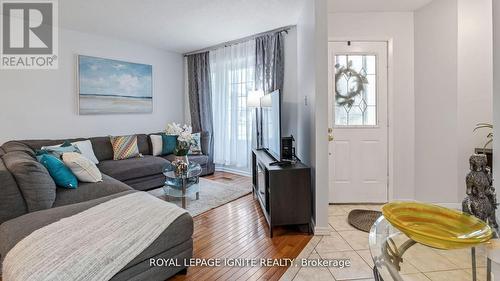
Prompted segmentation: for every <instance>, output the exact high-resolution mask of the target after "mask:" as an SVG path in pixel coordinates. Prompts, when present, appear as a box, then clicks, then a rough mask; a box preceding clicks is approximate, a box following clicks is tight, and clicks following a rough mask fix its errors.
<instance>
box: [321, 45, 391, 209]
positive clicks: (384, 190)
mask: <svg viewBox="0 0 500 281" xmlns="http://www.w3.org/2000/svg"><path fill="white" fill-rule="evenodd" d="M387 47H388V44H387V42H367V41H363V42H356V41H343V42H341V41H338V42H329V44H328V49H329V50H328V57H329V58H328V60H329V62H328V69H329V70H328V74H329V83H328V84H329V89H328V92H329V94H328V100H329V107H328V108H329V109H328V117H329V118H328V119H329V121H328V122H329V128H330V129H329V130H330V142H329V148H328V149H329V169H330V171H329V189H330V198H329V202H330V203H385V202H387V201H388V171H389V170H388V124H389V123H388V81H387V79H388V75H387V72H388V71H387V70H388V57H387V50H388V49H387Z"/></svg>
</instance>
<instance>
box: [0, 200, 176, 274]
mask: <svg viewBox="0 0 500 281" xmlns="http://www.w3.org/2000/svg"><path fill="white" fill-rule="evenodd" d="M185 212H186V211H185V210H183V209H181V208H179V207H177V206H175V205H173V204H170V203H167V202H165V201H162V200H160V199H158V198H156V197H154V196H151V195H149V194H147V193H146V192H135V193H132V194H129V195H125V196H122V197H118V198H115V199H112V200H110V201H107V202H104V203H102V204H99V205H97V206H95V207H92V208H90V209H88V210H85V211H83V212H81V213H78V214H76V215H74V216H71V217H67V218H64V219H61V220H60V221H57V222H55V223H52V224H50V225H47V226H45V227H43V228H40V229H38V230H36V231H35V232H33V233H31V234H30V235H28V236H27V237H25V238H24V239H23V240H21V241H20V242H19V243H17V244H16V246H14V248H12V250H10V251H9V252H8V253H7V255H6V257H5V259H4V261H3V270H2V271H3V272H2V273H3V276H2V278H3V280H4V281H24V280H36V281H43V280H61V281H63V280H64V281H67V280H99V281H101V280H109V279H111V277H113V276H114V275H115V274H116V273H118V272H119V271H120V270H121V269H122V268H123V267H125V266H126V265H127V264H128V263H129V262H130V261H132V260H133V259H134V258H135V257H136V256H137V255H138V254H140V253H141V252H142V251H144V250H145V249H146V248H147V247H148V246H149V245H151V243H152V242H153V241H154V240H155V239H156V238H158V236H159V235H160V234H161V233H162V232H163V231H164V230H165V229H166V228H167V227H168V226H169V225H170V224H171V223H172V222H173V221H174V220H175V219H176V218H178V217H179V216H180V215H182V214H184V213H185Z"/></svg>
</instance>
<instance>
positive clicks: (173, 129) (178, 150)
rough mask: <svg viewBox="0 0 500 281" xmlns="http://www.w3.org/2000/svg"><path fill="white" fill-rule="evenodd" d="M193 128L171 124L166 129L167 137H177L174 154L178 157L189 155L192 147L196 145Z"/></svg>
mask: <svg viewBox="0 0 500 281" xmlns="http://www.w3.org/2000/svg"><path fill="white" fill-rule="evenodd" d="M192 131H193V128H192V127H191V126H188V125H185V124H184V125H182V126H181V124H177V123H175V122H174V123H170V124H168V125H167V128H166V129H165V133H166V134H167V135H172V136H177V145H176V147H175V151H174V154H175V155H177V156H185V155H187V154H188V152H189V149H190V148H191V145H193V144H195V140H194V138H193V135H192Z"/></svg>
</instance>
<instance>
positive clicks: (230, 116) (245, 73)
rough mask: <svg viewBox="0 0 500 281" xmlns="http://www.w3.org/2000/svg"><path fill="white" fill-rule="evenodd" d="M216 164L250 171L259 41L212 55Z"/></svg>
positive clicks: (230, 47)
mask: <svg viewBox="0 0 500 281" xmlns="http://www.w3.org/2000/svg"><path fill="white" fill-rule="evenodd" d="M210 71H211V74H212V77H211V78H212V108H213V123H214V124H213V125H214V162H215V164H216V166H217V167H223V168H226V169H233V170H242V171H247V172H248V171H249V170H250V158H251V157H250V153H251V147H252V128H253V125H252V123H253V120H252V119H253V114H255V112H254V111H253V109H251V108H247V96H248V94H249V92H251V91H253V90H254V88H255V83H254V79H255V40H250V41H247V42H243V43H239V44H236V45H232V46H228V47H224V48H220V49H216V50H214V51H210Z"/></svg>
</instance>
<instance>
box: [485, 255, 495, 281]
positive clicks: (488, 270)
mask: <svg viewBox="0 0 500 281" xmlns="http://www.w3.org/2000/svg"><path fill="white" fill-rule="evenodd" d="M495 279H496V278H495ZM486 281H491V260H490V258H488V260H487V261H486Z"/></svg>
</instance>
